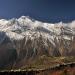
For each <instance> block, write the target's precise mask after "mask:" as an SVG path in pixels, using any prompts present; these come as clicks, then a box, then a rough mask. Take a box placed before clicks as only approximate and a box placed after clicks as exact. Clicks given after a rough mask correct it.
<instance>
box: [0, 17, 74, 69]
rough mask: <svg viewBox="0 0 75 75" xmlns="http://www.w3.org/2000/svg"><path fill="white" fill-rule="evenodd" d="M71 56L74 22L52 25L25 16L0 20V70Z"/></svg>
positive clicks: (48, 62) (72, 54) (45, 62)
mask: <svg viewBox="0 0 75 75" xmlns="http://www.w3.org/2000/svg"><path fill="white" fill-rule="evenodd" d="M72 56H73V57H74V56H75V21H72V22H71V23H62V22H60V23H55V24H52V23H44V22H40V21H37V20H34V19H31V18H30V17H27V16H22V17H20V18H19V19H15V18H13V19H10V20H5V19H1V20H0V68H1V69H2V68H6V69H11V68H24V67H26V66H31V64H34V63H36V62H37V64H38V62H42V60H44V61H43V63H44V65H46V64H50V63H51V62H52V63H53V61H54V60H55V58H54V57H58V58H59V57H72ZM47 57H48V58H47ZM49 57H50V58H51V60H50V58H49ZM52 58H53V59H54V60H53V59H52ZM58 58H57V59H58ZM57 59H56V60H57ZM37 60H38V61H37ZM61 60H62V59H61ZM58 61H59V60H57V61H56V62H58ZM56 62H55V63H56ZM43 63H42V64H43ZM55 63H54V64H55ZM58 63H61V62H58Z"/></svg>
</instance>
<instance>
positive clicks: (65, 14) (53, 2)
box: [0, 0, 75, 22]
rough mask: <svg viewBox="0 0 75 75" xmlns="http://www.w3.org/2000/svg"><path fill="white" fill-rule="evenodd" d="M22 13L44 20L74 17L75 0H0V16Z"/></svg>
mask: <svg viewBox="0 0 75 75" xmlns="http://www.w3.org/2000/svg"><path fill="white" fill-rule="evenodd" d="M22 15H25V16H26V15H27V16H30V17H32V18H34V19H37V20H41V21H46V22H58V21H64V22H69V21H71V20H74V19H75V0H0V18H6V19H9V18H13V17H17V18H18V17H20V16H22Z"/></svg>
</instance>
